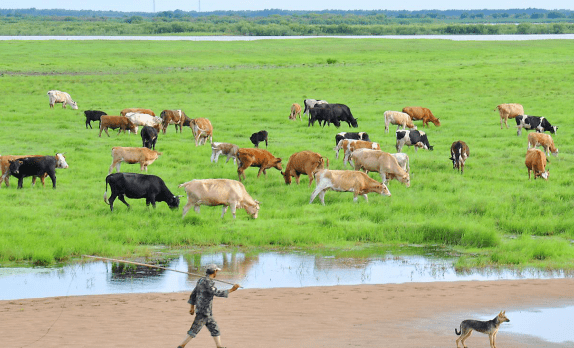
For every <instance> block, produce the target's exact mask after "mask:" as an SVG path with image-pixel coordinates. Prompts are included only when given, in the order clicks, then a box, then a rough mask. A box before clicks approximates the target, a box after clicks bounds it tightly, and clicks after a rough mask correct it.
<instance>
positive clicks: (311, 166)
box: [281, 151, 329, 187]
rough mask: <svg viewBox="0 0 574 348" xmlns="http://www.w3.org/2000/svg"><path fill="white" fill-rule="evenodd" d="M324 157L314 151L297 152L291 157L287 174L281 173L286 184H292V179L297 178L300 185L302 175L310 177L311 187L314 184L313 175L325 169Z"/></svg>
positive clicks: (286, 170)
mask: <svg viewBox="0 0 574 348" xmlns="http://www.w3.org/2000/svg"><path fill="white" fill-rule="evenodd" d="M324 163H325V161H324V160H323V156H321V155H320V154H318V153H316V152H312V151H301V152H296V153H294V154H292V155H291V157H289V162H287V167H285V172H281V174H282V175H283V179H285V184H287V185H290V184H291V177H293V176H294V177H295V181H296V182H297V185H299V177H300V176H301V174H305V175H307V176H309V187H310V186H311V183H312V182H313V173H314V172H316V171H317V170H319V169H324ZM328 168H329V159H327V169H328Z"/></svg>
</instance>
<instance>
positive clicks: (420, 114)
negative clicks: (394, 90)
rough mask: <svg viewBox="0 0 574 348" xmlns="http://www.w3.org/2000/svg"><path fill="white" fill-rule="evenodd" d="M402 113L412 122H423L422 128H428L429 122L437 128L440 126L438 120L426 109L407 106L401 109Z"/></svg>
mask: <svg viewBox="0 0 574 348" xmlns="http://www.w3.org/2000/svg"><path fill="white" fill-rule="evenodd" d="M403 112H404V113H405V114H408V115H409V116H410V117H411V119H412V120H413V121H414V120H423V125H424V126H427V127H428V126H429V124H428V123H429V122H432V123H434V125H435V126H437V127H438V126H440V119H438V118H436V117H434V115H433V114H432V112H431V111H430V110H429V109H427V108H423V107H420V106H407V107H405V108H403Z"/></svg>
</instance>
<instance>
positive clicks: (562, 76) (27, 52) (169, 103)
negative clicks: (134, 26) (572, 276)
mask: <svg viewBox="0 0 574 348" xmlns="http://www.w3.org/2000/svg"><path fill="white" fill-rule="evenodd" d="M573 54H574V43H572V42H570V41H567V40H555V41H553V40H545V41H526V42H524V41H520V42H452V41H447V40H382V39H365V40H347V39H301V40H262V41H254V42H147V41H146V42H135V41H127V42H122V41H117V42H116V41H111V42H110V41H105V42H102V41H57V42H56V41H46V42H44V41H18V42H6V41H5V42H0V62H2V64H1V65H0V74H1V75H0V92H1V93H2V96H3V99H2V100H3V101H4V103H3V106H2V108H3V110H2V113H1V114H0V154H2V155H4V154H54V153H55V152H56V151H59V152H65V153H66V158H67V161H68V164H69V165H70V168H69V169H66V170H63V169H59V170H58V171H57V177H58V188H57V189H56V190H52V189H51V184H50V180H49V179H48V180H47V181H48V185H47V186H46V188H42V187H41V186H39V185H37V186H36V187H34V188H32V187H31V184H30V179H26V180H25V184H24V188H23V189H22V190H17V189H16V182H17V181H16V180H15V178H12V180H11V183H12V185H11V186H10V187H9V188H5V187H4V186H2V188H0V210H1V214H0V226H2V229H1V230H0V262H2V263H3V264H6V263H8V262H20V261H29V262H33V263H35V264H42V265H43V264H50V263H53V262H60V261H66V260H69V259H71V258H74V257H77V256H79V255H82V254H98V255H102V256H127V255H130V254H145V253H149V250H150V247H151V246H156V245H163V246H167V247H172V248H186V247H191V246H216V245H221V244H224V245H230V246H245V247H290V246H303V247H314V248H316V247H322V246H329V247H335V248H343V247H347V246H349V245H357V244H358V245H361V244H369V245H370V244H373V243H375V244H393V245H398V244H427V245H435V244H440V245H447V246H449V247H452V248H455V249H457V250H458V251H462V252H463V253H464V254H465V256H464V257H463V258H461V260H460V261H459V263H458V264H459V266H460V267H472V266H482V265H492V264H494V265H517V266H538V267H562V268H572V267H573V263H572V259H573V257H574V247H573V246H572V240H573V239H574V228H573V226H574V218H572V217H571V211H572V207H573V205H572V204H573V203H572V202H573V197H574V186H573V184H574V180H573V179H572V172H573V170H574V156H573V145H574V140H573V139H572V133H573V132H572V130H571V129H570V128H571V127H569V123H570V122H569V121H570V119H571V115H570V111H571V93H572V90H574V81H573V80H572V78H571V76H573V74H574V62H573V61H572V58H571V57H572V56H573ZM50 89H59V90H63V91H67V92H69V93H70V94H71V95H72V97H73V99H74V100H75V101H76V102H78V105H79V110H70V109H66V110H63V109H61V107H60V106H56V108H55V109H53V110H51V109H49V108H48V97H47V96H46V92H47V91H48V90H50ZM306 98H314V99H326V100H328V101H329V102H338V103H344V104H347V105H348V106H349V107H350V108H351V110H352V112H353V115H354V116H355V117H357V119H358V123H359V128H358V129H357V130H359V131H366V132H368V133H369V135H370V137H371V139H373V140H374V141H377V142H379V143H380V144H381V147H382V149H383V150H384V151H388V152H394V144H395V140H394V134H393V133H392V132H391V133H390V134H385V133H384V121H383V112H384V111H385V110H401V109H402V108H403V107H404V106H410V105H421V106H426V107H428V108H430V109H431V110H432V111H433V113H434V114H435V115H436V116H437V117H439V118H440V119H441V123H442V126H441V127H438V128H437V127H435V126H434V125H431V128H429V129H425V131H426V132H427V134H428V138H429V140H430V143H431V145H434V147H435V150H434V151H432V152H429V151H419V152H418V153H414V150H413V148H406V147H405V149H404V151H405V152H406V153H407V154H408V155H409V156H410V159H411V172H412V174H411V187H410V188H406V187H404V186H403V185H401V184H399V183H398V182H396V181H393V182H392V183H391V184H390V185H389V189H390V190H391V192H392V194H393V195H392V197H390V198H389V197H383V196H376V195H370V197H369V203H365V202H364V200H363V199H362V198H359V203H358V204H355V203H353V202H352V194H351V193H336V192H328V193H327V194H326V196H325V201H326V206H322V205H321V204H320V203H319V202H318V201H317V202H315V203H314V204H312V205H309V204H308V202H309V198H310V195H311V192H312V190H313V188H314V185H313V187H311V188H309V187H308V186H307V183H308V181H307V180H308V179H307V177H306V176H303V177H302V180H301V182H302V184H301V185H300V186H297V185H295V184H292V185H291V186H286V185H285V184H284V182H283V178H282V176H281V175H280V173H279V172H278V171H276V170H275V169H271V170H268V174H267V177H266V178H265V177H261V178H259V179H256V174H257V170H256V169H254V168H251V169H248V170H247V171H246V176H247V180H246V181H245V182H244V183H245V186H246V188H247V191H248V192H249V193H250V194H251V196H252V197H254V198H255V199H257V200H259V201H260V202H261V210H260V213H259V218H258V219H256V220H252V219H250V218H248V216H247V214H246V213H245V211H243V210H240V211H238V214H237V219H236V220H233V219H232V218H231V214H230V213H229V212H228V215H226V216H225V218H224V219H220V214H221V208H220V207H206V206H203V207H202V208H201V213H200V214H199V215H197V214H196V213H195V212H193V211H190V212H189V213H188V215H187V216H186V217H185V219H183V220H182V219H181V208H180V209H179V211H171V210H170V209H168V207H167V205H166V204H164V203H160V204H159V205H158V207H157V209H155V210H153V209H151V208H147V207H146V206H145V201H144V200H129V199H128V200H129V202H130V204H131V205H132V209H131V210H128V209H127V208H126V207H125V206H124V205H123V204H122V203H121V202H119V201H116V205H115V211H114V212H113V213H111V212H110V210H109V206H107V205H106V204H105V203H104V202H103V193H104V189H105V187H104V186H105V185H104V179H105V176H106V174H107V172H108V168H109V165H110V164H111V156H110V150H111V147H113V146H141V139H140V137H139V135H137V136H135V135H127V134H120V135H116V134H115V132H114V133H110V134H112V136H111V137H110V138H108V137H107V136H106V135H105V134H104V135H103V136H102V137H101V138H99V137H98V135H97V134H98V131H97V130H96V129H93V130H86V129H85V126H84V116H83V112H82V111H83V110H88V109H98V110H104V111H106V112H107V113H108V114H111V115H113V114H119V112H120V110H121V109H123V108H126V107H144V108H151V109H153V110H154V111H155V112H156V114H159V113H160V112H161V110H164V109H175V108H181V109H183V110H184V111H185V112H186V113H187V115H188V116H190V117H207V118H209V119H210V120H211V122H212V124H213V126H214V140H215V141H223V142H231V143H235V144H237V145H239V146H240V147H252V144H251V143H250V141H249V135H251V133H253V132H256V131H259V130H261V129H266V130H267V131H268V132H269V148H268V150H269V151H271V152H272V153H273V154H274V155H276V156H278V157H281V158H283V159H284V161H285V162H286V161H287V159H288V158H289V156H290V155H291V154H293V153H294V152H297V151H302V150H312V151H316V152H319V153H321V154H323V155H326V156H328V157H329V158H330V160H331V169H343V165H342V160H341V159H339V160H335V159H334V153H333V151H332V148H333V146H334V145H335V144H334V137H335V134H336V133H337V132H340V131H346V130H349V128H348V127H347V126H346V124H344V125H342V127H341V128H340V129H336V128H334V127H325V128H319V127H318V126H315V127H311V128H308V127H307V125H306V123H305V122H299V121H289V120H288V115H289V110H290V106H291V104H292V103H294V102H297V103H299V104H302V102H303V100H304V99H306ZM506 102H516V103H521V104H523V105H524V107H525V111H526V112H527V113H528V114H532V115H541V116H546V117H548V119H549V120H550V121H551V122H552V124H553V125H558V126H559V127H560V128H559V130H558V135H556V136H554V139H555V143H556V146H557V147H558V148H559V150H560V155H559V158H555V157H551V158H550V164H549V168H550V173H551V175H550V179H549V180H548V181H543V180H536V181H534V180H531V181H528V176H527V170H526V167H525V165H524V155H525V152H526V147H527V141H526V134H525V132H524V133H523V134H522V136H520V137H517V136H516V130H515V123H514V120H510V122H509V125H510V129H502V130H501V129H500V123H499V116H498V113H497V112H494V111H493V110H494V109H495V107H496V105H498V104H500V103H506ZM58 105H59V104H58ZM96 125H97V123H96ZM418 125H419V128H421V124H420V122H418ZM392 129H393V130H394V128H392ZM353 130H355V129H353ZM459 139H460V140H464V141H465V142H466V143H467V144H468V145H469V147H470V158H469V159H468V161H467V165H466V169H465V174H464V175H460V174H457V172H455V171H453V169H452V163H451V162H450V161H449V160H448V157H449V156H450V153H449V149H450V145H451V144H452V142H453V141H455V140H459ZM158 150H159V151H161V152H163V155H162V156H161V157H160V158H159V159H158V160H157V161H156V162H155V163H153V164H152V165H150V166H149V172H148V173H149V174H154V175H158V176H160V177H162V178H163V179H164V181H165V182H166V184H167V186H168V187H169V188H170V189H171V190H172V192H174V193H175V194H184V192H183V190H182V189H178V188H177V185H178V184H180V183H183V182H186V181H189V180H192V179H202V178H230V179H237V172H236V167H234V166H233V164H231V163H227V164H225V163H224V161H222V160H221V158H220V162H219V163H217V164H212V163H211V162H210V161H209V157H210V155H211V149H210V147H209V145H207V146H201V147H195V145H194V142H193V140H192V134H191V130H190V129H189V128H187V129H184V133H183V134H182V135H181V134H176V133H175V131H174V129H173V126H170V128H169V130H168V133H167V134H166V135H163V134H160V136H159V140H158ZM285 164H286V163H285ZM122 171H130V172H138V171H139V167H138V166H137V165H128V164H122ZM371 176H372V177H373V178H375V179H378V175H376V174H371ZM182 203H183V204H185V198H184V199H183V200H182ZM533 236H534V237H533Z"/></svg>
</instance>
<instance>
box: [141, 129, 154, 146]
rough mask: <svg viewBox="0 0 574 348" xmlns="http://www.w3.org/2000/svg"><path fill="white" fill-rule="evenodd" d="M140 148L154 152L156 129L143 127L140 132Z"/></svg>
mask: <svg viewBox="0 0 574 348" xmlns="http://www.w3.org/2000/svg"><path fill="white" fill-rule="evenodd" d="M141 137H142V147H147V148H148V149H154V150H155V143H156V142H157V129H155V128H153V127H150V126H144V127H143V128H142V131H141Z"/></svg>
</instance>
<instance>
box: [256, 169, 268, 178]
mask: <svg viewBox="0 0 574 348" xmlns="http://www.w3.org/2000/svg"><path fill="white" fill-rule="evenodd" d="M262 172H263V174H265V167H263V166H261V168H259V172H258V173H257V177H259V176H260V175H261V173H262ZM265 176H267V174H265Z"/></svg>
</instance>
